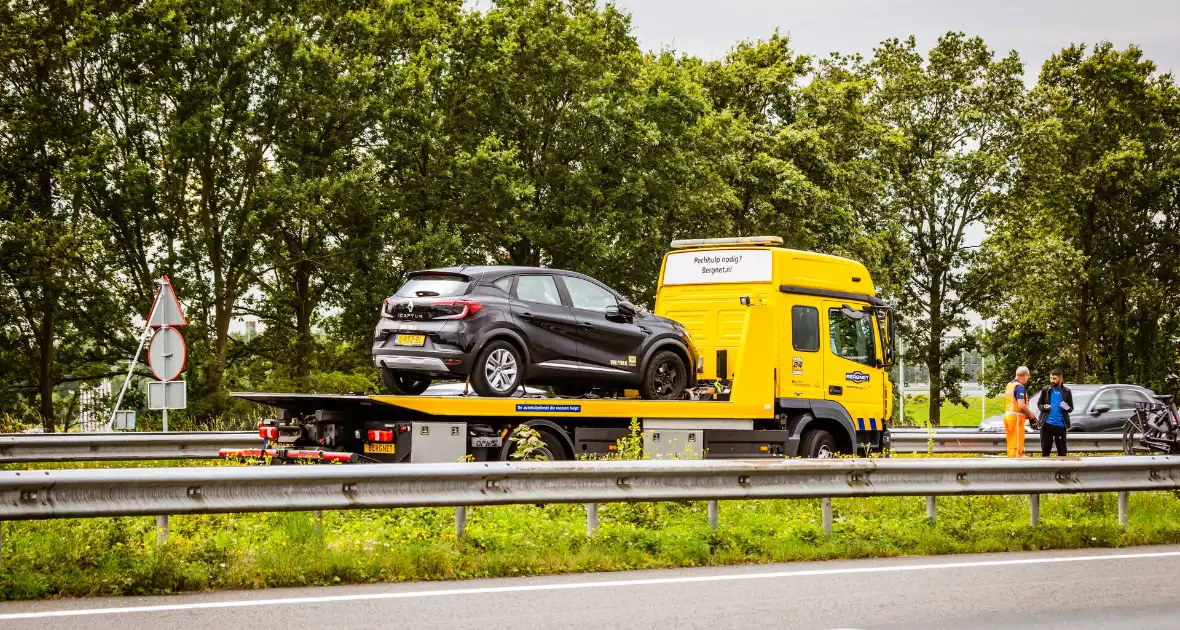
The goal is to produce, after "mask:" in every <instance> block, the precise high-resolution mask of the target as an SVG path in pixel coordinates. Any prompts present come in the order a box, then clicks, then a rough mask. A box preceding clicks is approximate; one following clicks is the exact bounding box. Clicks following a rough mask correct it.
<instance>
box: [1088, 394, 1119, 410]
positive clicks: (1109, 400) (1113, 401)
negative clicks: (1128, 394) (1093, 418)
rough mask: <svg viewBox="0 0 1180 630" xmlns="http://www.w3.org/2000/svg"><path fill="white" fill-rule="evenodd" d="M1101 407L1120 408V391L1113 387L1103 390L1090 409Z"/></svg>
mask: <svg viewBox="0 0 1180 630" xmlns="http://www.w3.org/2000/svg"><path fill="white" fill-rule="evenodd" d="M1099 407H1106V408H1107V409H1108V410H1109V409H1118V408H1119V397H1118V393H1117V392H1116V391H1115V390H1113V389H1105V390H1102V393H1100V394H1098V397H1097V398H1095V399H1094V404H1092V405H1090V409H1097V408H1099Z"/></svg>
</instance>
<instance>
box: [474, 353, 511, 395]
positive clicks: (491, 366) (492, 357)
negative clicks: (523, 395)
mask: <svg viewBox="0 0 1180 630" xmlns="http://www.w3.org/2000/svg"><path fill="white" fill-rule="evenodd" d="M523 381H524V361H523V360H522V359H521V357H520V351H519V350H517V349H516V346H514V345H512V344H510V343H508V342H507V341H501V340H497V341H493V342H491V343H489V344H488V345H487V346H485V347H484V349H483V350H482V351H480V353H479V356H478V357H476V359H475V363H474V364H473V365H472V366H471V388H472V389H474V390H475V393H476V394H479V395H480V396H482V397H484V398H504V397H506V396H511V395H512V394H513V392H515V391H516V390H517V389H518V388H519V387H520V386H521V383H522V382H523Z"/></svg>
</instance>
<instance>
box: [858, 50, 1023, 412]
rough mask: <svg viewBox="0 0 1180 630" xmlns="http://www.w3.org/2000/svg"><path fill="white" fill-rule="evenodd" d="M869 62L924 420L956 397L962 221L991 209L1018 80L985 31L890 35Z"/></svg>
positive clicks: (969, 263)
mask: <svg viewBox="0 0 1180 630" xmlns="http://www.w3.org/2000/svg"><path fill="white" fill-rule="evenodd" d="M869 67H870V69H871V71H872V72H873V74H874V76H875V77H876V78H877V81H878V89H877V90H876V91H875V93H874V95H873V103H874V106H875V109H876V113H877V115H878V116H880V119H881V121H882V122H883V124H885V125H886V126H887V127H888V129H889V137H888V140H887V141H886V142H885V144H884V145H883V147H882V149H881V153H880V155H881V158H882V159H883V160H884V161H885V163H886V164H887V165H888V167H889V171H890V173H891V176H890V180H889V182H888V196H887V202H886V205H887V208H888V209H889V210H890V211H891V212H893V213H895V214H896V216H898V217H900V220H901V222H902V226H903V227H904V230H905V238H906V242H907V244H908V246H909V251H910V254H911V262H912V264H911V268H912V273H911V275H910V277H909V280H908V281H907V282H906V283H905V287H904V291H903V293H902V300H901V307H902V312H903V314H904V317H903V318H902V320H901V321H902V323H903V325H902V335H903V338H904V339H906V340H907V342H908V343H907V344H906V345H907V352H906V354H907V358H909V359H911V360H914V361H919V362H921V363H923V364H924V365H925V366H926V368H927V370H928V371H929V374H930V422H931V424H933V425H937V424H938V423H939V413H940V412H939V410H940V406H941V402H942V399H943V397H944V396H945V397H947V398H948V399H949V400H951V401H952V402H955V403H960V404H965V403H963V401H962V399H961V393H960V390H959V382H960V380H961V376H962V375H961V374H960V371H961V370H960V369H959V368H958V367H957V366H955V365H954V364H953V363H952V362H951V361H950V360H951V359H953V358H955V357H957V356H958V355H959V352H960V350H961V349H962V348H963V347H964V346H966V345H970V344H972V343H973V339H972V337H971V336H970V335H964V336H963V337H960V339H959V340H958V341H956V342H954V343H951V344H946V343H945V342H944V336H945V335H947V334H948V333H951V332H952V331H955V330H960V331H966V330H967V328H968V324H967V320H966V314H967V311H968V309H969V308H971V307H972V305H973V304H974V303H975V302H976V298H977V296H976V293H975V291H974V289H975V288H976V285H975V284H974V283H969V282H965V279H966V278H967V272H968V271H969V270H970V269H972V267H973V266H974V265H975V252H974V251H973V250H972V249H971V246H972V244H971V243H969V242H967V240H966V236H967V230H968V229H969V228H971V227H972V226H976V225H979V224H980V223H981V222H982V221H984V220H985V219H987V218H989V217H991V216H993V215H995V214H996V213H997V212H999V210H1000V208H1001V207H1002V204H1003V203H1004V200H1005V199H1006V197H1005V195H1004V193H1005V192H1006V191H1007V190H1008V188H1009V186H1010V183H1011V178H1012V175H1013V170H1014V169H1013V165H1012V159H1011V155H1012V151H1013V142H1014V139H1015V134H1016V132H1017V130H1018V129H1019V125H1020V112H1021V103H1022V100H1023V98H1024V86H1023V83H1022V82H1021V72H1022V69H1021V64H1020V60H1019V58H1018V56H1017V55H1016V53H1015V52H1012V53H1010V54H1009V55H1008V56H1007V57H1004V58H1001V59H996V58H995V56H994V55H993V53H992V51H991V50H990V49H989V48H988V47H987V46H986V44H984V42H983V40H982V39H980V38H978V37H976V38H968V37H966V36H965V35H963V34H962V33H949V34H947V35H945V36H943V37H941V38H939V40H938V42H937V43H936V44H935V46H934V48H933V49H932V50H931V51H930V53H929V55H928V57H927V58H923V56H922V54H921V53H920V52H919V51H918V49H917V43H916V42H915V41H914V38H913V37H910V38H909V39H907V40H905V41H904V42H903V41H899V40H896V39H893V40H888V41H885V42H884V43H882V45H881V46H880V47H879V48H878V49H877V50H876V52H875V55H874V57H873V60H872V62H871V63H870V66H869Z"/></svg>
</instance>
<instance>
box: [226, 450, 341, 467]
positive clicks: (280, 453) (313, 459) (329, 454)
mask: <svg viewBox="0 0 1180 630" xmlns="http://www.w3.org/2000/svg"><path fill="white" fill-rule="evenodd" d="M218 455H219V456H221V458H222V459H236V460H238V461H242V462H244V461H248V460H265V459H268V458H269V459H270V461H271V463H279V464H285V463H288V462H299V463H312V464H335V463H344V464H355V463H356V462H358V461H360V455H358V454H356V453H342V452H339V451H316V450H307V449H292V448H234V449H230V448H224V449H221V451H219V452H218Z"/></svg>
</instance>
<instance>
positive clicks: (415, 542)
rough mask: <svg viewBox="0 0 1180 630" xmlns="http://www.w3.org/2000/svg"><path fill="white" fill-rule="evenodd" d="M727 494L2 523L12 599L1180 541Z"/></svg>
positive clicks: (1153, 508)
mask: <svg viewBox="0 0 1180 630" xmlns="http://www.w3.org/2000/svg"><path fill="white" fill-rule="evenodd" d="M833 510H834V515H835V523H834V532H833V534H832V535H831V536H825V535H824V533H823V530H822V528H821V525H820V519H819V516H820V509H819V502H818V501H726V502H722V503H721V529H720V530H719V531H712V530H710V529H709V528H708V525H707V516H706V504H705V503H704V502H683V503H657V504H610V505H602V506H600V507H599V520H600V524H599V534H598V535H597V536H595V537H593V538H588V537H587V536H586V532H585V526H586V524H585V513H584V510H583V508H582V506H580V505H549V506H544V507H536V506H507V507H488V508H473V509H469V510H468V529H467V532H468V536H467V538H465V539H464V540H456V539H455V534H454V512H453V511H452V510H450V509H401V510H358V511H349V512H328V513H325V514H324V525H323V527H322V529H321V530H320V531H318V532H317V531H316V529H315V526H314V522H313V520H312V518H311V516H310V515H309V514H308V513H302V512H295V513H268V514H234V515H209V516H174V517H172V519H171V538H170V539H169V541H168V542H167V543H166V544H164V545H162V546H158V545H157V544H156V542H155V529H154V519H152V518H150V517H133V518H132V517H128V518H103V519H88V520H58V521H27V522H10V523H3V527H4V532H3V534H4V537H3V545H4V560H3V564H2V565H0V598H2V599H6V600H14V599H35V598H47V597H70V596H73V597H83V596H98V595H156V594H168V593H177V592H183V591H201V590H211V589H251V588H267V587H279V586H304V585H331V584H343V583H369V582H398V581H408V580H442V579H462V578H478V577H504V576H522V575H542V574H553V573H565V572H577V571H618V570H628V569H651V568H665V567H686V566H688V567H691V566H706V565H732V564H743V563H766V562H789V561H801V560H826V559H836V558H866V557H879V556H899V555H931V554H955V553H971V552H997V551H1019V550H1035V549H1065V548H1084V547H1120V546H1129V545H1143V544H1163V543H1180V498H1177V497H1176V496H1175V495H1173V494H1172V493H1138V494H1133V495H1132V497H1131V521H1130V527H1129V528H1128V530H1127V531H1126V532H1124V531H1122V530H1121V529H1120V528H1119V525H1118V522H1117V517H1116V514H1117V499H1116V496H1115V495H1114V494H1096V495H1073V496H1044V497H1043V498H1042V500H1041V515H1042V523H1041V525H1040V526H1039V527H1037V528H1030V527H1029V526H1028V500H1027V498H1024V497H962V498H943V499H940V500H939V503H938V521H937V523H936V524H931V523H930V522H929V521H927V519H926V517H925V508H924V503H923V500H922V499H921V498H920V497H915V498H881V499H867V500H866V499H838V500H835V501H833Z"/></svg>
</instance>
